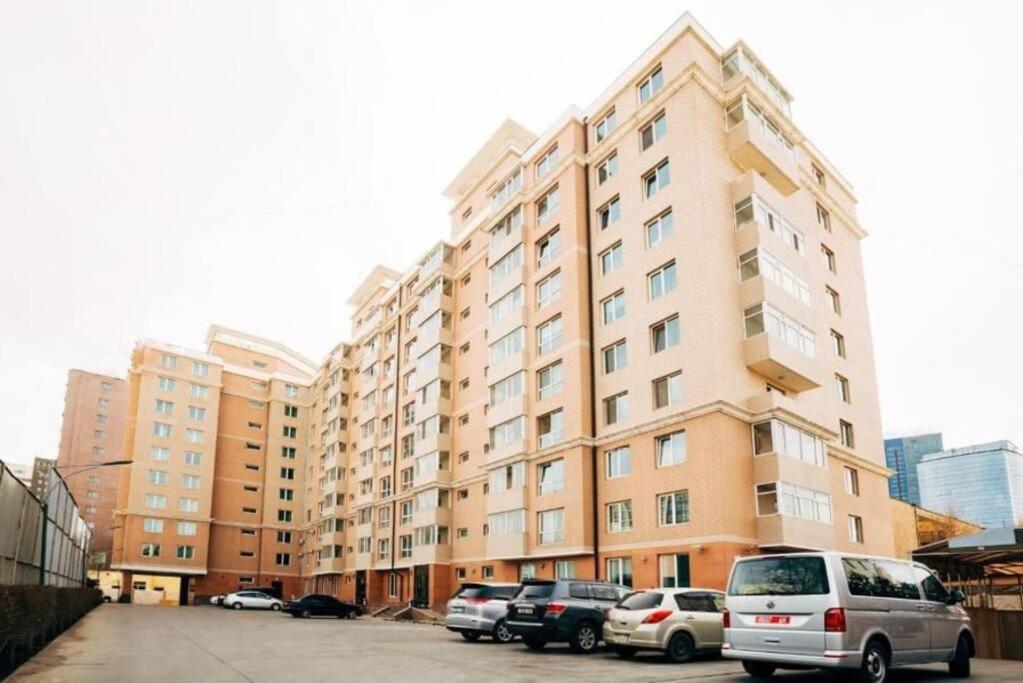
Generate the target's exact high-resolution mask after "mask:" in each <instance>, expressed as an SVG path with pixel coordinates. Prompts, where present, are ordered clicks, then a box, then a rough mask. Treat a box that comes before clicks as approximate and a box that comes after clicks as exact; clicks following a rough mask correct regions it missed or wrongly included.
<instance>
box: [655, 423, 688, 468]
mask: <svg viewBox="0 0 1023 683" xmlns="http://www.w3.org/2000/svg"><path fill="white" fill-rule="evenodd" d="M654 446H655V447H656V450H657V466H658V467H670V466H672V465H678V464H681V463H683V462H685V461H686V432H685V430H684V429H683V430H680V431H677V432H672V433H671V434H664V435H663V436H658V437H657V438H656V439H654Z"/></svg>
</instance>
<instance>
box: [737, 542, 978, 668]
mask: <svg viewBox="0 0 1023 683" xmlns="http://www.w3.org/2000/svg"><path fill="white" fill-rule="evenodd" d="M963 600H964V597H963V594H962V592H960V591H958V590H953V591H948V590H947V589H946V588H945V587H944V586H942V585H941V582H940V581H939V580H938V578H937V577H936V576H934V574H933V573H931V571H930V570H929V569H928V568H927V567H925V566H923V565H921V564H917V563H914V562H905V561H902V560H893V559H889V558H883V557H867V556H864V555H854V554H850V553H839V552H814V553H792V554H787V555H763V556H758V557H748V558H742V559H739V560H736V562H735V564H734V565H732V575H731V578H730V579H729V581H728V594H727V596H726V598H725V608H726V609H725V613H724V631H725V633H724V636H725V642H724V645H723V646H722V648H721V653H722V655H724V656H725V657H727V658H728V659H738V660H741V661H742V665H743V668H744V669H746V672H747V673H748V674H750V675H751V676H753V677H755V678H767V677H770V676H771V675H772V674H773V673H774V671H775V669H776V668H779V667H780V668H825V669H845V670H856V671H858V678H859V679H860V680H863V681H868V682H869V683H884V682H886V681H887V680H888V676H889V671H890V668H891V667H892V666H898V665H900V664H918V663H925V662H948V668H949V672H950V673H951V674H952V675H953V676H959V677H964V678H965V677H967V676H969V675H970V657H972V656H973V655H974V652H975V649H974V640H973V632H972V631H971V629H970V618H969V617H968V616H967V614H966V610H964V609H963V608H962V607H960V606H959V603H961V602H962V601H963Z"/></svg>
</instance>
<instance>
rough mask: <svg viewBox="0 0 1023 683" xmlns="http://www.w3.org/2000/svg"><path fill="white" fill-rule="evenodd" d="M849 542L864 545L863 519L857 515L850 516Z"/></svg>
mask: <svg viewBox="0 0 1023 683" xmlns="http://www.w3.org/2000/svg"><path fill="white" fill-rule="evenodd" d="M849 540H850V541H852V542H853V543H863V519H862V518H861V517H857V516H856V515H849Z"/></svg>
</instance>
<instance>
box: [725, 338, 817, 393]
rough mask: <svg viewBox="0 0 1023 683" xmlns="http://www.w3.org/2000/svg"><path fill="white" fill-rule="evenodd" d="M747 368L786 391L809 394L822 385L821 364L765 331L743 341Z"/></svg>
mask: <svg viewBox="0 0 1023 683" xmlns="http://www.w3.org/2000/svg"><path fill="white" fill-rule="evenodd" d="M743 355H744V356H745V358H746V367H748V368H749V369H750V370H753V371H754V372H756V373H759V374H761V375H763V376H764V377H767V378H768V379H770V380H771V382H773V383H776V384H778V385H779V386H781V387H782V388H784V389H789V390H791V391H796V392H799V391H807V390H808V389H816V388H817V387H819V386H821V380H820V364H819V363H818V361H817V360H816V359H813V358H810V357H809V356H805V355H803V354H802V353H800V352H799V351H798V350H796V349H794V348H792V347H791V346H789V345H788V344H786V343H785V342H784V341H782V340H781V339H778V338H777V337H775V336H773V335H770V334H767V333H766V332H764V333H761V334H758V335H756V336H754V337H750V338H749V339H746V340H745V341H744V342H743Z"/></svg>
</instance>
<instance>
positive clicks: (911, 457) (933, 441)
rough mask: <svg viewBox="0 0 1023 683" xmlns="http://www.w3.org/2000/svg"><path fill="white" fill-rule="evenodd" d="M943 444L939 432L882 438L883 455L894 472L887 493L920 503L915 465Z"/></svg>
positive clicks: (902, 499)
mask: <svg viewBox="0 0 1023 683" xmlns="http://www.w3.org/2000/svg"><path fill="white" fill-rule="evenodd" d="M942 448H944V446H942V443H941V434H940V433H939V434H918V435H916V436H899V437H896V438H893V439H885V440H884V457H885V461H886V462H887V463H888V467H890V468H891V469H893V470H895V474H893V475H892V477H891V479H889V480H888V494H889V495H890V496H891V497H892V498H897V499H898V500H901V501H905V502H907V503H912V504H913V505H920V487H919V485H918V484H917V475H916V466H917V464H919V462H920V459H921V458H923V457H924V456H925V455H927V454H929V453H937V452H938V451H940V450H942Z"/></svg>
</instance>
